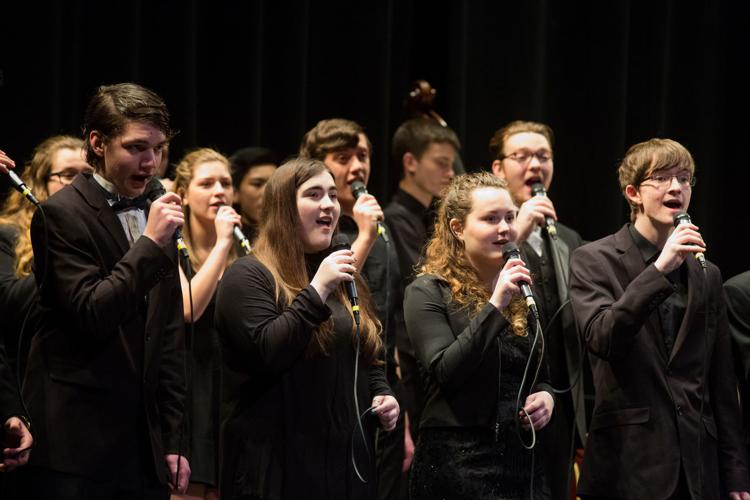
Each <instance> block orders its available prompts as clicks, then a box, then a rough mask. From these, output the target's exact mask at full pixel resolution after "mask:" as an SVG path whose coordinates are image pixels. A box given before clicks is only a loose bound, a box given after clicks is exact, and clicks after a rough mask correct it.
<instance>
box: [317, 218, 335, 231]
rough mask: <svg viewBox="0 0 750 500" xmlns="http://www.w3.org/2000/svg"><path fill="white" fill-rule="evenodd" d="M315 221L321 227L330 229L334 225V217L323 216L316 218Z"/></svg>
mask: <svg viewBox="0 0 750 500" xmlns="http://www.w3.org/2000/svg"><path fill="white" fill-rule="evenodd" d="M315 223H316V224H317V225H319V226H320V227H326V228H329V229H330V228H331V226H333V217H329V216H323V217H320V218H318V219H315Z"/></svg>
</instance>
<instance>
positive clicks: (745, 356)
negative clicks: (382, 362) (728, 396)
mask: <svg viewBox="0 0 750 500" xmlns="http://www.w3.org/2000/svg"><path fill="white" fill-rule="evenodd" d="M724 293H725V294H726V300H727V315H728V316H729V331H730V332H731V334H732V341H733V345H734V357H735V373H737V381H738V383H739V389H740V401H741V407H742V414H743V420H744V422H745V444H746V445H747V444H750V435H748V431H749V430H750V429H748V425H750V271H746V272H744V273H742V274H738V275H737V276H735V277H734V278H731V279H728V280H727V281H726V283H724Z"/></svg>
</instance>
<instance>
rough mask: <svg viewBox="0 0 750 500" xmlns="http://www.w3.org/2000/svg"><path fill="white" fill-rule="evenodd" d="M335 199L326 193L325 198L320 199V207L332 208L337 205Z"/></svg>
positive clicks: (324, 208)
mask: <svg viewBox="0 0 750 500" xmlns="http://www.w3.org/2000/svg"><path fill="white" fill-rule="evenodd" d="M335 206H336V205H335V203H334V201H333V200H332V199H331V197H330V196H329V195H325V196H324V197H323V198H321V199H320V209H321V210H332V209H333V207H335Z"/></svg>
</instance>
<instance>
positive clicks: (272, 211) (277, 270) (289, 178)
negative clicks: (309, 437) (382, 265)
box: [253, 158, 383, 364]
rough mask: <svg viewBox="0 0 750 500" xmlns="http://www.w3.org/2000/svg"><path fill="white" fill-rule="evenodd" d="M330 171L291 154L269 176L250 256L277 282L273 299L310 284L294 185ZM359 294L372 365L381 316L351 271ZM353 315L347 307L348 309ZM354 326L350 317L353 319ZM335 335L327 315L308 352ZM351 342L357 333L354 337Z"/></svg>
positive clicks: (340, 290) (341, 295)
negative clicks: (256, 237)
mask: <svg viewBox="0 0 750 500" xmlns="http://www.w3.org/2000/svg"><path fill="white" fill-rule="evenodd" d="M324 172H325V173H328V174H330V175H331V178H333V174H331V171H330V170H328V167H326V166H325V164H324V163H323V162H321V161H319V160H314V159H309V158H308V159H302V158H298V159H293V160H290V161H288V162H286V163H285V164H284V165H282V166H281V167H279V168H278V169H277V170H276V171H275V172H274V173H273V175H272V176H271V178H270V179H268V184H266V192H265V195H264V196H263V208H262V212H261V222H260V227H259V228H258V239H257V240H256V242H255V247H254V248H253V255H255V256H256V258H257V259H258V260H259V261H260V262H261V263H263V265H265V266H266V267H267V268H268V270H269V271H270V272H271V274H272V275H273V278H274V281H275V282H276V300H277V301H278V302H279V303H281V304H290V303H291V302H292V300H294V297H295V296H296V295H297V294H298V293H299V292H300V291H302V289H304V288H306V287H307V286H308V285H309V284H310V278H311V277H310V276H309V275H308V273H307V266H306V264H305V251H304V248H303V246H302V241H301V240H300V237H299V231H300V227H301V224H300V220H299V212H298V210H297V190H298V189H299V187H300V186H301V185H302V184H304V183H305V182H307V181H308V180H309V179H312V178H313V177H315V176H316V175H319V174H321V173H324ZM354 281H355V283H356V284H357V290H358V291H359V299H360V312H361V330H360V331H361V334H362V335H361V336H362V340H363V345H362V347H363V349H362V351H363V353H364V355H365V358H366V359H367V360H368V361H369V362H370V363H372V364H379V363H380V361H379V356H380V354H381V353H382V348H383V343H382V340H381V338H380V331H381V327H380V321H379V320H378V318H377V316H376V314H375V308H374V306H373V302H372V298H371V297H370V293H369V290H368V288H367V285H366V284H365V282H364V281H363V280H362V279H361V277H360V276H359V273H355V274H354ZM335 296H336V300H338V301H339V302H341V303H342V304H348V303H349V301H348V299H347V297H346V294H345V292H344V285H343V284H341V285H340V286H339V287H337V288H336V292H335ZM346 309H347V310H348V311H349V314H350V315H351V314H352V312H351V309H350V308H349V307H347V308H346ZM352 325H353V328H354V321H353V318H352ZM332 336H333V320H332V319H331V318H329V319H328V320H327V321H325V322H324V323H323V324H321V325H320V326H319V327H318V328H316V329H315V334H314V336H313V338H312V339H311V341H310V345H309V346H308V349H307V355H308V356H310V355H314V354H317V353H322V354H326V353H327V352H328V346H329V345H330V343H331V340H332ZM352 339H353V342H356V337H355V336H352Z"/></svg>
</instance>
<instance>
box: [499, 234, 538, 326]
mask: <svg viewBox="0 0 750 500" xmlns="http://www.w3.org/2000/svg"><path fill="white" fill-rule="evenodd" d="M520 258H521V252H520V251H519V250H518V247H517V246H516V244H515V243H513V242H512V241H510V242H508V243H506V244H505V245H503V259H505V261H506V262H507V261H508V260H509V259H520ZM518 287H519V288H520V289H521V295H523V297H524V298H525V299H526V304H527V305H528V306H529V309H531V312H532V313H534V316H535V317H536V318H537V319H539V309H537V307H536V300H534V294H533V293H532V291H531V287H530V286H529V284H528V283H527V282H526V281H519V282H518Z"/></svg>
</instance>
